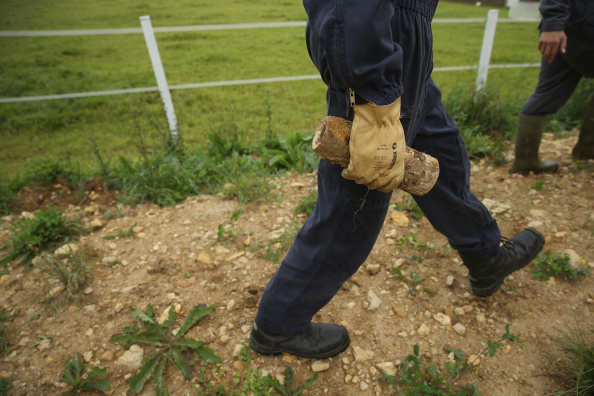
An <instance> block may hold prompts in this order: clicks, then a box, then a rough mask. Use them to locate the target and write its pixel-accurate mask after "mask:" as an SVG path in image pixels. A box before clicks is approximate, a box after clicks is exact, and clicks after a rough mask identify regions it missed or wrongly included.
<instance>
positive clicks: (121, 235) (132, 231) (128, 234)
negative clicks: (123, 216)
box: [103, 223, 137, 240]
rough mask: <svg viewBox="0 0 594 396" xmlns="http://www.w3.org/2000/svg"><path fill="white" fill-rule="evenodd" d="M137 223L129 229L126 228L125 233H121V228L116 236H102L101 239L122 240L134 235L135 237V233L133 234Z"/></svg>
mask: <svg viewBox="0 0 594 396" xmlns="http://www.w3.org/2000/svg"><path fill="white" fill-rule="evenodd" d="M136 224H137V223H134V224H132V225H131V226H130V228H128V229H127V230H126V231H122V229H121V228H118V229H117V230H116V231H117V234H116V235H107V236H104V237H103V239H108V240H109V239H116V238H124V237H133V236H134V235H136V233H135V232H134V227H136Z"/></svg>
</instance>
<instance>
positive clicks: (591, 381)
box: [553, 320, 594, 396]
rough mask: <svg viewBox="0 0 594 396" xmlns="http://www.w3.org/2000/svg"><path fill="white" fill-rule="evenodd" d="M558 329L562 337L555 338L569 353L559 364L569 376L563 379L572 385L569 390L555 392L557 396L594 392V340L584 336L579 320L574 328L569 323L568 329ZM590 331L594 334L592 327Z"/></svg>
mask: <svg viewBox="0 0 594 396" xmlns="http://www.w3.org/2000/svg"><path fill="white" fill-rule="evenodd" d="M556 330H557V331H558V332H559V333H561V336H562V337H560V338H553V339H554V340H555V341H557V342H559V343H560V344H561V346H562V349H563V351H564V352H566V353H567V355H566V356H564V357H563V358H562V359H561V363H559V364H560V367H561V369H562V370H563V371H565V372H566V373H567V374H568V375H569V377H563V378H562V379H563V380H565V382H566V383H569V384H570V385H569V386H568V389H567V390H565V391H562V392H558V393H555V396H564V395H590V394H592V392H594V342H592V340H588V339H587V338H586V337H585V336H584V333H583V331H582V329H581V328H580V326H579V324H578V323H577V320H576V323H575V327H574V328H571V327H570V326H569V325H567V330H559V329H556ZM590 333H591V334H592V335H594V330H592V329H590Z"/></svg>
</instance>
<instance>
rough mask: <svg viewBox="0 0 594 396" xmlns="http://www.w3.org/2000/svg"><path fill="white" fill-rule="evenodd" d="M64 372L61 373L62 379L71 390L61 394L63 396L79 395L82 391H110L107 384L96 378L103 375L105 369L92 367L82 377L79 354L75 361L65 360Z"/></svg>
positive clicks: (82, 367) (82, 369) (82, 366)
mask: <svg viewBox="0 0 594 396" xmlns="http://www.w3.org/2000/svg"><path fill="white" fill-rule="evenodd" d="M64 366H65V367H66V371H64V372H63V373H62V379H63V380H64V382H65V383H67V384H68V385H70V386H71V389H70V390H68V391H67V392H64V393H62V395H64V396H75V395H79V394H80V392H81V391H83V390H97V391H110V390H111V386H110V385H109V383H108V382H107V381H105V380H102V379H96V378H97V377H99V376H101V375H104V374H105V372H106V371H107V368H102V369H101V368H99V367H93V369H92V370H91V371H90V372H89V373H88V374H86V375H83V371H84V365H83V361H82V359H81V358H80V353H77V354H76V359H72V360H66V361H65V362H64Z"/></svg>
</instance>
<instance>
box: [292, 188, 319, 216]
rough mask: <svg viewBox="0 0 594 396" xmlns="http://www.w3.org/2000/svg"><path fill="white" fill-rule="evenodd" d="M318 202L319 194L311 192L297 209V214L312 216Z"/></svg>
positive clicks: (300, 202)
mask: <svg viewBox="0 0 594 396" xmlns="http://www.w3.org/2000/svg"><path fill="white" fill-rule="evenodd" d="M317 201H318V192H317V191H313V190H312V191H310V192H309V194H308V195H306V196H305V197H304V198H303V199H301V201H299V203H298V204H297V206H296V207H295V214H299V213H305V214H306V215H308V216H309V215H310V214H311V212H313V210H314V208H315V207H316V202H317Z"/></svg>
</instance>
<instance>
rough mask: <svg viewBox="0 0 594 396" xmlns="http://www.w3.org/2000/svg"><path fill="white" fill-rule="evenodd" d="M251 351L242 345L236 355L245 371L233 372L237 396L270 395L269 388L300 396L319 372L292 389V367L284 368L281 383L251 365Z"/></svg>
mask: <svg viewBox="0 0 594 396" xmlns="http://www.w3.org/2000/svg"><path fill="white" fill-rule="evenodd" d="M251 353H252V351H251V349H249V348H247V347H245V346H244V347H242V348H241V352H240V354H239V356H238V359H239V360H241V361H243V365H244V367H245V368H246V371H245V374H243V375H242V374H241V373H240V372H235V375H234V377H235V378H234V380H233V381H234V382H235V383H236V384H237V385H238V386H239V389H238V392H237V396H248V395H250V394H254V395H262V396H270V395H272V394H271V393H270V392H269V390H270V389H272V390H274V392H275V393H276V394H278V395H283V396H301V395H303V393H304V391H305V390H306V389H308V388H309V387H310V386H311V385H312V384H313V383H314V382H315V381H316V380H317V379H318V378H319V374H317V373H316V374H314V375H313V376H311V377H310V378H308V379H307V380H306V381H305V382H304V383H303V385H301V386H299V387H298V388H296V389H293V380H294V378H293V369H292V368H291V367H290V366H289V367H287V368H285V371H284V375H285V380H284V384H281V382H280V381H279V380H278V379H276V378H272V376H271V375H265V376H264V375H262V372H261V371H260V370H256V369H254V368H252V367H251V365H250V363H251V361H252V358H251Z"/></svg>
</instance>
